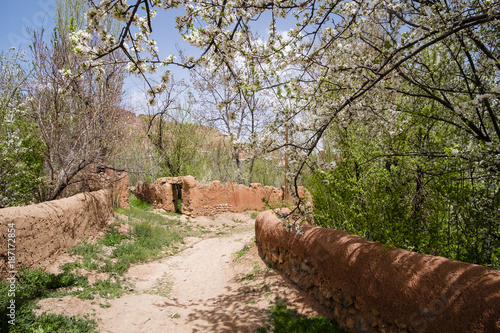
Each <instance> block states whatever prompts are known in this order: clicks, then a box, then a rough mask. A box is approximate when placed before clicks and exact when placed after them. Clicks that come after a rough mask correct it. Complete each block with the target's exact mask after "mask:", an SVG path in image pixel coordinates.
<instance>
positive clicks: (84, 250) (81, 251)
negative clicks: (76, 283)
mask: <svg viewBox="0 0 500 333" xmlns="http://www.w3.org/2000/svg"><path fill="white" fill-rule="evenodd" d="M103 253H104V250H103V249H102V246H101V244H99V243H89V242H88V241H87V240H86V239H84V240H83V241H82V244H80V245H76V246H74V247H72V248H71V249H70V250H69V254H76V255H79V256H82V257H84V258H96V257H98V256H99V255H101V254H103Z"/></svg>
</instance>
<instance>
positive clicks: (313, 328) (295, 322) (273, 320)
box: [257, 302, 344, 333]
mask: <svg viewBox="0 0 500 333" xmlns="http://www.w3.org/2000/svg"><path fill="white" fill-rule="evenodd" d="M269 312H270V320H269V321H270V323H269V325H267V326H266V327H261V328H259V329H257V332H258V333H266V332H274V333H288V332H296V333H342V332H344V331H343V330H342V329H341V328H340V327H339V326H338V325H337V323H335V322H334V321H333V320H328V319H325V318H322V317H312V318H307V317H305V316H301V315H299V314H298V313H297V311H295V310H290V309H288V308H287V306H286V305H285V304H284V303H283V302H278V303H277V304H276V305H274V306H273V307H271V308H270V310H269Z"/></svg>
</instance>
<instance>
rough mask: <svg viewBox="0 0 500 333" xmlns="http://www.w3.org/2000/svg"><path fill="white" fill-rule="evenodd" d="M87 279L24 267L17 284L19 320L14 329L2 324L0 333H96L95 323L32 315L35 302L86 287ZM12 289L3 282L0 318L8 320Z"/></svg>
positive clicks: (5, 322)
mask: <svg viewBox="0 0 500 333" xmlns="http://www.w3.org/2000/svg"><path fill="white" fill-rule="evenodd" d="M87 285H88V282H87V278H85V277H79V276H75V275H74V274H73V273H70V272H64V273H61V274H57V275H56V274H51V273H47V272H44V271H42V270H41V269H40V268H37V269H28V268H26V267H22V268H21V269H20V270H19V272H18V275H17V283H16V295H15V304H16V318H15V326H14V325H10V324H8V323H7V321H6V320H1V321H0V331H1V332H95V327H96V323H95V321H90V320H85V319H78V318H68V317H64V316H56V315H42V316H39V317H37V316H35V314H34V313H33V309H34V305H33V300H35V299H37V298H41V297H48V296H51V295H53V294H55V293H56V292H57V289H59V288H67V287H74V286H87ZM8 289H9V285H8V284H7V283H6V282H3V281H0V316H1V318H8V317H7V313H8V312H7V310H8V309H7V306H8V304H10V301H11V300H10V297H8Z"/></svg>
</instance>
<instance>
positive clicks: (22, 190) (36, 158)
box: [0, 50, 44, 208]
mask: <svg viewBox="0 0 500 333" xmlns="http://www.w3.org/2000/svg"><path fill="white" fill-rule="evenodd" d="M23 57H24V54H23V53H20V52H15V51H13V50H9V51H8V52H5V53H4V52H2V53H1V54H0V208H2V207H7V206H19V205H25V204H29V203H31V202H33V201H37V200H40V198H39V196H37V195H36V194H37V193H38V190H39V186H40V184H41V183H42V176H43V162H44V158H43V154H42V151H43V148H44V145H43V142H41V140H40V139H39V138H38V137H37V136H36V135H35V132H36V125H35V124H34V122H32V120H31V119H30V118H29V116H28V114H27V112H26V109H25V107H24V103H25V101H26V93H25V91H23V85H24V84H25V81H26V74H25V71H24V70H23V68H22V65H23V62H24V60H23Z"/></svg>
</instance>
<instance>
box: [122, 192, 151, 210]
mask: <svg viewBox="0 0 500 333" xmlns="http://www.w3.org/2000/svg"><path fill="white" fill-rule="evenodd" d="M128 202H129V206H130V207H131V208H132V207H134V208H138V209H141V210H146V211H151V210H153V206H152V205H150V204H149V203H147V202H146V201H142V200H141V199H137V197H136V196H135V195H133V194H130V196H129V199H128Z"/></svg>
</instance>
